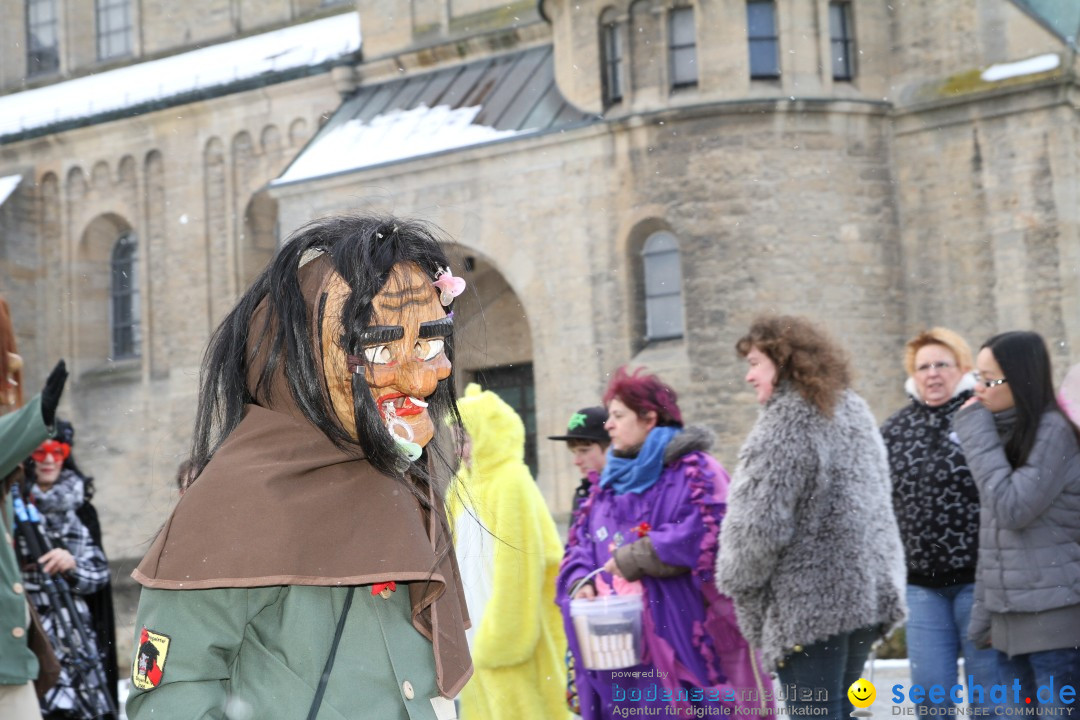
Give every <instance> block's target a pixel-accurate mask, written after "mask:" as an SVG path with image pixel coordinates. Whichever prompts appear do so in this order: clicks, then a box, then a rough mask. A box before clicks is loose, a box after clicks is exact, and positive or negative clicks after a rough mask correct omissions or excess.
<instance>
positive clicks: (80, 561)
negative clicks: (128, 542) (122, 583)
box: [64, 513, 109, 595]
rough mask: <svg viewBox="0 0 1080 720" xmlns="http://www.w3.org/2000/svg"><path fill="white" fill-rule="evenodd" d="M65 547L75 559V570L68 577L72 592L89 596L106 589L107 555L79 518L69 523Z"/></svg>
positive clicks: (65, 535) (65, 533)
mask: <svg viewBox="0 0 1080 720" xmlns="http://www.w3.org/2000/svg"><path fill="white" fill-rule="evenodd" d="M72 515H74V513H72ZM64 545H65V546H66V547H67V549H68V551H69V552H70V553H71V555H72V556H73V557H74V558H75V569H74V570H72V571H71V572H69V573H67V575H66V577H67V579H68V582H69V583H70V584H71V590H72V592H74V593H76V594H78V595H89V594H91V593H95V592H97V591H98V590H100V589H101V588H103V587H105V584H106V583H108V582H109V564H108V563H107V562H106V561H105V553H104V552H102V550H101V548H99V547H98V546H97V545H95V544H94V542H93V539H92V538H91V537H90V531H89V530H87V529H86V526H85V525H83V524H82V522H81V521H80V520H79V519H78V517H74V518H72V521H70V522H68V523H67V527H66V528H65V530H64Z"/></svg>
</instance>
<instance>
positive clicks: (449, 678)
mask: <svg viewBox="0 0 1080 720" xmlns="http://www.w3.org/2000/svg"><path fill="white" fill-rule="evenodd" d="M329 273H330V265H329V263H328V262H327V261H326V259H325V258H320V259H319V260H316V261H314V262H310V263H308V264H307V265H305V266H304V267H303V268H302V269H301V271H300V274H301V287H302V289H303V291H304V297H305V299H306V300H307V303H308V310H309V313H310V314H309V318H310V319H311V325H310V326H311V327H312V328H315V331H314V332H315V333H316V334H317V332H318V331H317V328H318V322H317V318H316V317H315V310H314V308H317V307H318V305H319V298H320V296H321V295H322V291H323V288H325V285H326V281H327V279H328V277H329ZM265 311H266V307H265V301H264V303H263V304H262V305H260V307H259V310H257V311H256V313H255V317H253V318H252V333H251V334H252V336H257V335H259V334H260V332H261V330H262V327H263V322H262V317H263V315H264V313H265ZM314 347H315V348H319V347H321V346H320V344H319V342H318V339H317V337H316V338H315V342H314ZM260 361H261V358H258V359H256V361H255V362H254V363H253V365H254V366H255V367H256V368H257V367H261V366H260ZM320 370H321V369H320ZM254 373H255V370H254V369H253V370H252V372H251V374H250V375H249V380H250V378H253V377H254V376H255V375H254ZM274 380H275V382H274V395H273V403H272V405H273V407H266V406H264V405H269V403H265V399H264V398H257V402H259V403H260V404H258V405H248V406H247V408H246V411H245V414H244V418H243V420H242V421H241V422H240V424H239V425H238V426H237V427H236V429H235V430H233V432H232V433H230V435H229V436H228V437H227V438H226V439H225V441H224V442H223V443H222V445H221V447H220V448H218V450H217V452H216V453H214V457H213V458H212V459H211V460H210V463H209V464H208V465H207V466H206V468H205V469H204V470H203V472H202V473H201V474H200V475H199V477H198V480H197V481H196V482H195V483H193V484H192V485H191V487H190V488H189V489H188V490H187V492H185V493H184V496H183V497H182V498H181V499H180V502H179V503H178V504H177V506H176V508H175V509H174V510H173V513H172V516H171V517H170V518H169V519H168V521H167V522H166V523H165V527H164V528H163V529H162V531H161V532H160V533H159V534H158V536H157V538H156V539H155V540H154V543H153V545H152V546H151V547H150V550H149V552H147V554H146V556H145V557H144V558H143V560H142V562H141V563H140V564H139V566H138V568H136V569H135V571H134V572H133V573H132V577H134V578H135V580H136V581H137V582H138V583H139V584H141V585H143V586H145V587H149V588H160V589H165V590H201V589H208V588H238V587H262V586H267V585H321V586H337V585H368V584H373V583H379V582H387V581H390V580H394V581H397V582H403V583H408V588H409V596H410V599H411V601H412V617H413V626H414V627H415V628H416V629H417V630H418V631H419V632H420V633H421V634H423V635H424V636H425V637H426V638H428V639H429V640H431V641H432V644H433V651H434V655H435V669H436V679H437V682H438V685H439V690H440V691H441V692H442V693H443V694H444V695H446V696H447V697H453V696H454V695H456V694H457V693H458V692H459V691H460V690H461V688H462V687H463V686H464V685H465V683H466V681H467V680H468V679H469V677H470V676H471V675H472V661H471V659H470V657H469V649H468V644H467V642H466V639H465V628H466V627H467V622H468V618H467V614H466V610H465V600H464V595H463V593H462V591H461V587H460V583H459V574H458V568H457V561H456V559H455V557H454V552H453V549H452V548H451V547H450V540H449V538H448V537H447V536H446V534H445V532H444V531H443V530H442V527H444V525H441V524H440V522H439V519H438V518H435V517H426V513H424V511H423V510H422V509H421V508H420V506H419V504H418V503H417V501H416V499H415V498H414V497H413V495H412V493H410V492H409V490H408V489H407V488H405V487H404V486H403V485H402V484H401V483H400V482H399V481H397V480H395V479H393V478H391V477H388V476H386V475H383V474H382V473H381V472H379V471H377V470H376V469H375V468H373V467H372V466H371V465H370V464H369V463H368V462H367V460H365V459H363V458H362V457H360V456H359V451H357V452H355V453H351V454H350V453H346V452H343V451H342V450H340V449H338V448H337V447H335V446H334V444H333V443H332V442H331V441H330V440H329V439H328V438H327V437H326V435H324V434H323V433H322V432H321V431H320V430H319V429H318V428H316V427H315V426H314V425H312V424H311V423H310V422H309V421H308V420H307V419H306V418H304V417H303V416H302V414H301V413H300V411H299V409H298V408H297V407H296V406H295V404H294V403H293V400H292V396H291V395H290V394H289V391H288V388H287V386H286V385H285V379H284V376H283V375H282V374H281V373H278V375H277V376H276V377H275V379H274ZM431 500H432V502H433V503H434V504H435V506H436V507H438V508H439V510H438V512H439V513H440V514H441V515H442V516H443V518H444V519H445V513H444V510H443V508H442V503H441V502H439V501H436V500H435V497H434V495H432V496H431ZM440 554H441V555H442V559H441V560H439V562H438V563H436V558H438V557H439V555H440Z"/></svg>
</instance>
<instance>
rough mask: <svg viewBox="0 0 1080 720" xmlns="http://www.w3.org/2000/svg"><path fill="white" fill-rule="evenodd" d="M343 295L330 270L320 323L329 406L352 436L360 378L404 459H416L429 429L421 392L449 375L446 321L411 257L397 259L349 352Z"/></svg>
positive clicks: (429, 434)
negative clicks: (358, 349) (344, 342)
mask: <svg viewBox="0 0 1080 720" xmlns="http://www.w3.org/2000/svg"><path fill="white" fill-rule="evenodd" d="M349 293H350V289H349V286H348V284H347V283H346V282H345V280H344V279H342V278H341V276H340V275H338V274H336V273H334V274H332V276H331V278H330V279H329V281H328V283H327V298H326V307H325V311H324V314H323V321H322V352H323V358H324V363H323V368H324V370H323V371H324V374H325V378H326V384H327V387H328V388H329V392H330V400H331V402H332V403H333V406H334V412H335V413H336V415H337V416H338V419H339V420H340V421H341V424H342V426H343V427H344V428H345V430H346V431H347V432H348V433H349V434H350V435H351V436H352V437H353V439H357V430H356V421H355V416H354V408H353V391H352V383H353V380H354V378H363V380H364V382H365V383H366V384H367V385H368V388H369V390H370V392H371V396H372V398H373V399H374V400H375V406H376V407H377V408H378V410H379V415H380V417H381V418H382V420H383V423H384V424H385V426H386V428H387V430H388V431H389V432H390V434H391V436H392V437H393V438H394V440H395V441H396V442H397V443H398V445H399V446H400V447H401V449H402V451H403V452H404V453H405V454H406V455H408V456H409V459H410V460H416V459H417V458H418V457H419V456H420V451H421V449H422V448H423V446H425V445H427V444H428V442H430V441H431V438H432V437H433V436H434V434H435V425H434V423H433V422H432V420H431V417H430V416H429V414H428V410H427V398H428V397H429V396H430V395H431V394H432V393H434V392H435V388H436V386H437V385H438V383H439V381H440V380H444V379H446V378H447V377H449V376H450V359H449V358H448V357H447V356H446V353H445V351H444V346H445V341H446V338H447V336H449V335H450V333H451V332H452V331H453V320H452V319H451V318H450V317H449V316H448V315H447V313H446V310H445V308H444V307H443V303H442V302H441V301H440V293H439V288H438V287H436V285H435V284H433V281H432V279H431V278H430V277H428V275H427V273H426V272H424V271H423V270H422V269H421V268H420V267H419V266H418V265H416V264H414V263H399V264H397V265H395V266H394V268H393V269H392V270H391V271H390V276H389V278H388V279H387V281H386V285H384V286H383V288H382V290H380V291H379V293H378V295H376V296H375V298H374V300H373V314H372V322H371V325H370V326H369V327H368V328H366V329H365V330H364V332H363V335H362V340H361V346H362V352H363V357H358V356H351V355H349V354H348V353H347V351H346V349H345V348H343V347H341V344H340V339H341V337H342V335H343V333H344V327H343V324H342V321H341V315H342V308H343V307H344V304H345V300H346V298H347V297H348V296H349ZM444 296H445V293H444Z"/></svg>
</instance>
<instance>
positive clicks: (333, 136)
mask: <svg viewBox="0 0 1080 720" xmlns="http://www.w3.org/2000/svg"><path fill="white" fill-rule="evenodd" d="M482 109H483V108H482V107H481V106H479V105H477V106H475V107H466V108H458V109H456V110H454V109H451V108H450V107H449V106H447V105H439V106H437V107H433V108H429V107H426V106H423V105H422V106H420V107H418V108H414V109H412V110H393V111H391V112H388V113H385V114H383V115H379V116H378V117H376V118H374V119H373V120H372V121H371V122H370V123H365V122H363V121H362V120H348V121H347V122H345V123H343V124H341V125H338V126H337V127H335V128H333V129H331V130H330V132H328V133H327V134H326V135H324V136H323V137H321V138H319V140H318V142H315V143H312V145H311V146H310V147H309V148H308V149H307V151H306V152H304V153H303V154H302V155H301V156H300V157H299V158H297V160H296V162H294V163H293V164H292V165H291V166H290V167H289V169H288V170H287V171H286V172H285V174H284V175H282V176H281V177H279V178H278V179H276V180H274V184H282V183H288V182H295V181H297V180H308V179H311V178H316V177H322V176H324V175H331V174H333V173H336V172H341V171H343V170H357V169H360V168H363V167H370V166H372V165H378V164H380V163H384V162H390V161H392V160H402V159H405V158H411V157H418V156H420V155H427V154H429V153H435V152H440V151H442V150H453V149H455V148H461V147H466V146H468V145H477V144H479V143H482V142H487V141H489V140H498V139H499V138H504V137H510V136H512V135H516V134H517V131H515V130H496V129H495V128H492V127H486V126H484V125H473V124H472V121H473V120H474V119H475V118H476V116H477V115H478V114H479V113H480V111H481V110H482Z"/></svg>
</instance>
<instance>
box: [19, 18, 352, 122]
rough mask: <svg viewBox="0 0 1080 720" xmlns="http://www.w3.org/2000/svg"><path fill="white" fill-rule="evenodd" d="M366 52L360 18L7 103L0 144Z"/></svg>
mask: <svg viewBox="0 0 1080 720" xmlns="http://www.w3.org/2000/svg"><path fill="white" fill-rule="evenodd" d="M359 48H360V18H359V16H358V15H357V13H355V12H349V13H342V14H339V15H334V16H331V17H327V18H322V19H321V20H314V21H312V22H307V23H301V24H299V25H291V26H289V27H286V28H282V29H280V30H275V31H272V32H266V33H261V34H259V35H252V36H251V37H246V38H241V39H239V40H231V41H229V42H222V43H217V44H215V45H209V46H207V47H204V48H200V49H198V50H191V51H188V52H183V53H178V54H176V55H171V56H169V57H164V58H159V59H157V60H147V61H144V62H138V63H133V64H131V65H125V66H123V67H119V68H116V69H114V70H106V71H105V72H99V73H95V74H93V75H87V76H86V77H80V78H74V79H72V80H65V81H62V82H57V83H53V84H51V85H46V86H44V87H40V88H35V89H33V90H23V91H21V92H16V93H11V94H8V95H2V96H0V141H2V140H7V139H11V138H18V137H25V136H33V135H41V134H43V133H45V132H56V131H59V130H64V129H67V128H70V127H78V126H81V125H89V124H92V123H95V122H105V121H108V120H111V119H114V118H119V117H130V116H131V115H136V114H138V113H140V112H146V111H150V110H156V109H160V108H162V107H168V106H170V105H176V104H181V103H185V102H190V101H192V100H198V99H204V98H207V97H212V96H214V95H219V94H223V93H227V92H234V91H236V90H237V89H241V88H243V87H244V86H245V85H252V86H255V87H258V86H262V85H266V84H269V83H270V82H281V81H283V80H288V79H290V78H292V77H299V76H302V75H304V74H310V73H311V72H314V71H319V72H325V69H326V67H327V66H328V65H333V64H335V63H340V62H344V61H346V60H348V59H350V58H351V57H352V56H353V54H354V53H355V52H356V51H357V50H358V49H359Z"/></svg>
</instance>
